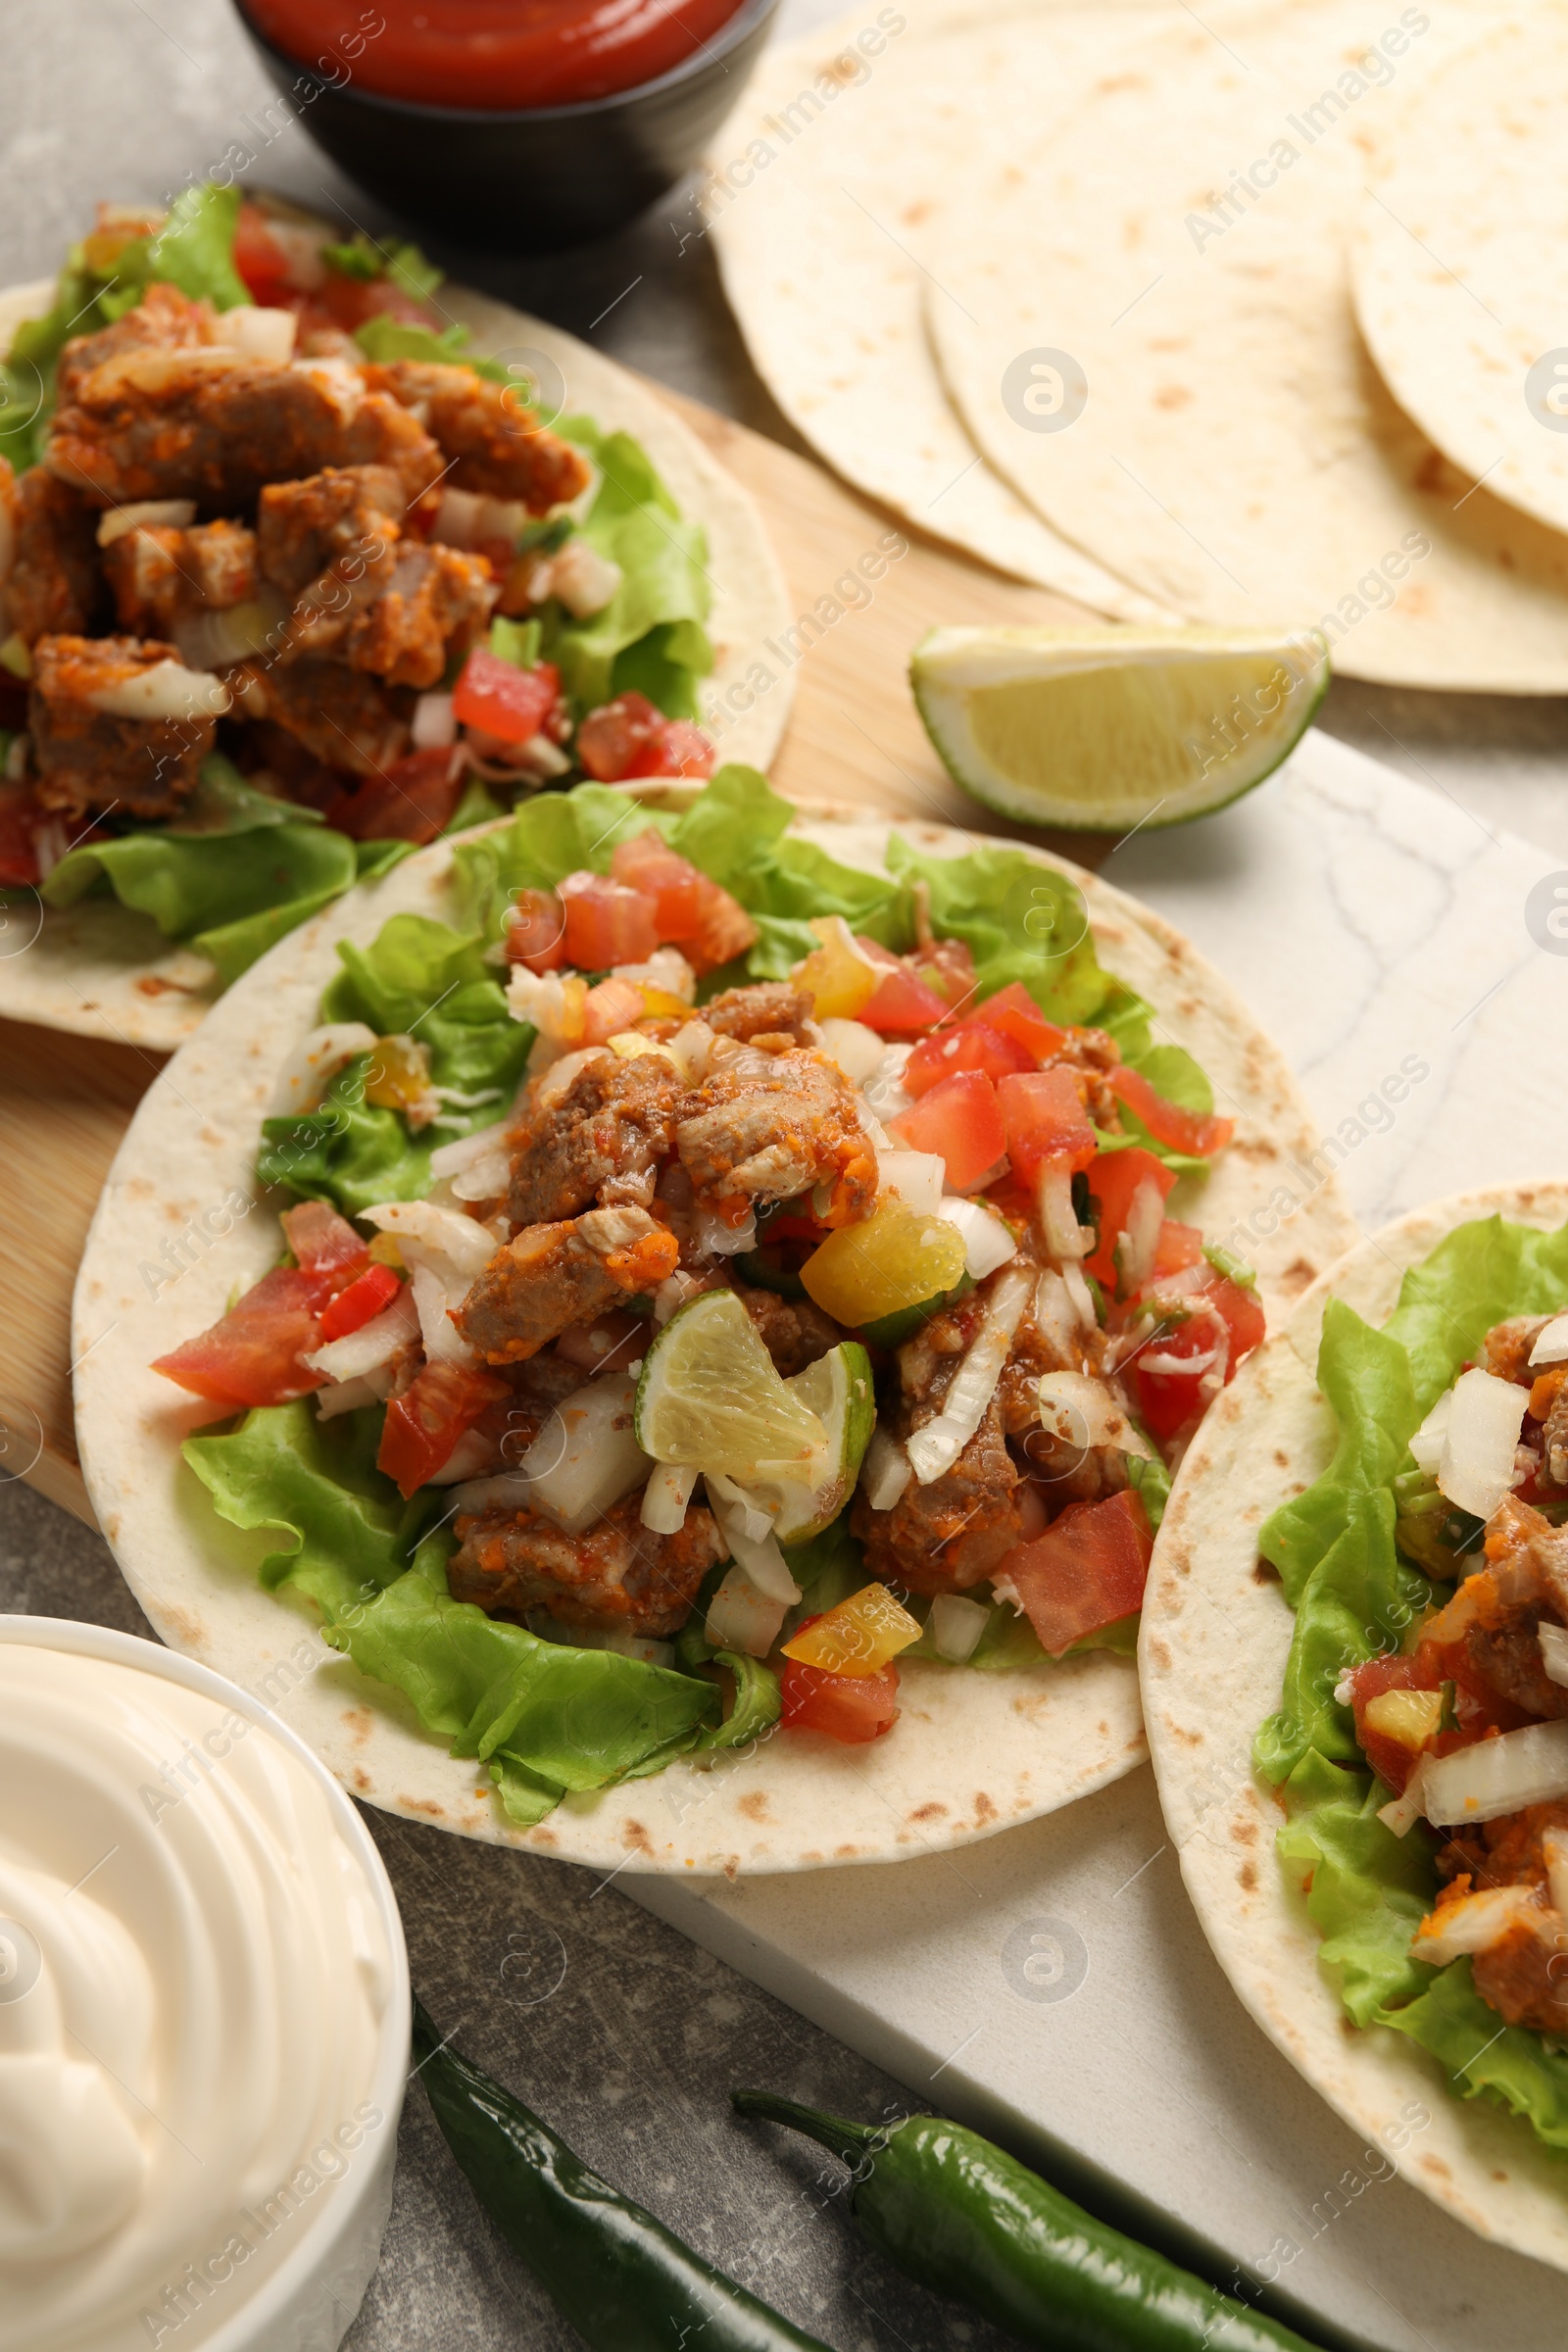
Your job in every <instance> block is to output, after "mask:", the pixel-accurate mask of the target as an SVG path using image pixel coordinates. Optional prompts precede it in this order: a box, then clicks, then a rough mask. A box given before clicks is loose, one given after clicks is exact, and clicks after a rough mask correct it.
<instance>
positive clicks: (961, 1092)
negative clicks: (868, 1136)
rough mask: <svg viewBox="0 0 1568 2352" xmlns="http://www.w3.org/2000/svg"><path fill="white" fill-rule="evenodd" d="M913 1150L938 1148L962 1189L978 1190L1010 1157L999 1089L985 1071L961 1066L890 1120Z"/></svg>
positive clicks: (891, 1128)
mask: <svg viewBox="0 0 1568 2352" xmlns="http://www.w3.org/2000/svg"><path fill="white" fill-rule="evenodd" d="M888 1131H889V1133H890V1134H892V1135H895V1136H897V1137H898V1139H899V1142H900V1143H901V1144H906V1145H907V1147H908V1149H909V1150H910V1151H911V1152H938V1153H939V1154H940V1155H941V1157H942V1159H943V1161H944V1162H945V1163H946V1166H947V1171H948V1184H949V1187H950V1189H951V1190H952V1191H954V1192H956V1193H967V1192H971V1191H973V1189H974V1187H975V1186H976V1185H978V1184H979V1183H980V1181H981V1179H982V1178H983V1177H986V1176H989V1175H990V1174H991V1172H992V1171H993V1169H995V1168H996V1167H997V1166H998V1164H999V1163H1000V1161H1001V1160H1002V1159H1003V1158H1004V1156H1005V1152H1006V1149H1007V1131H1006V1128H1005V1124H1004V1122H1003V1116H1002V1105H1001V1103H999V1102H998V1101H997V1090H996V1088H995V1087H994V1086H993V1085H992V1083H991V1081H990V1079H989V1078H988V1077H986V1075H985V1073H984V1071H982V1070H958V1071H956V1073H955V1074H954V1076H953V1077H951V1078H944V1079H943V1080H942V1081H941V1083H940V1085H937V1086H933V1087H931V1088H929V1089H928V1090H927V1092H926V1093H925V1094H923V1095H922V1096H921V1098H920V1100H919V1102H918V1103H916V1104H915V1105H914V1108H913V1109H912V1110H905V1111H901V1112H900V1113H899V1116H898V1117H897V1118H896V1119H892V1120H890V1121H889V1123H888Z"/></svg>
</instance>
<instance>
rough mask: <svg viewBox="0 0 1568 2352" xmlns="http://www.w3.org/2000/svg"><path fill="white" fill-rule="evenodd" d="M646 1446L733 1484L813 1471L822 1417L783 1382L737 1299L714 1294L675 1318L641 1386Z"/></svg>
mask: <svg viewBox="0 0 1568 2352" xmlns="http://www.w3.org/2000/svg"><path fill="white" fill-rule="evenodd" d="M634 1426H635V1429H636V1435H637V1443H638V1445H639V1446H641V1447H642V1449H643V1451H644V1452H645V1453H651V1454H652V1455H653V1457H654V1459H655V1460H656V1461H659V1462H680V1463H686V1464H689V1465H693V1466H695V1467H696V1468H697V1469H700V1470H712V1471H715V1472H717V1473H719V1474H720V1475H721V1476H723V1477H726V1478H746V1479H750V1478H752V1477H754V1476H755V1475H756V1473H757V1472H758V1471H759V1470H763V1471H766V1472H777V1473H780V1474H783V1475H787V1474H788V1473H789V1471H791V1470H792V1469H793V1468H794V1467H795V1466H796V1465H797V1464H801V1465H806V1464H810V1465H812V1466H813V1467H814V1465H815V1464H816V1462H817V1461H818V1460H819V1459H820V1457H821V1456H822V1454H823V1453H824V1452H825V1451H826V1448H827V1430H826V1428H825V1427H824V1426H823V1423H822V1420H821V1417H820V1415H819V1414H817V1413H816V1412H814V1411H813V1410H812V1408H811V1406H810V1405H809V1403H808V1402H807V1400H806V1399H805V1398H804V1397H801V1396H800V1395H799V1394H798V1392H797V1390H796V1388H795V1386H794V1385H793V1384H791V1383H788V1382H786V1381H784V1380H783V1379H781V1377H780V1376H779V1374H778V1372H777V1371H776V1370H775V1369H774V1366H773V1359H772V1357H771V1356H770V1355H769V1354H768V1352H767V1349H766V1348H764V1347H763V1346H762V1343H761V1341H760V1339H759V1337H758V1335H757V1326H756V1325H755V1324H754V1323H753V1321H752V1319H751V1317H750V1315H748V1313H747V1312H746V1309H745V1307H744V1306H742V1304H741V1302H740V1300H739V1299H737V1298H736V1296H735V1294H734V1292H733V1291H705V1292H704V1293H703V1295H702V1297H701V1298H698V1299H693V1300H692V1302H691V1304H690V1305H689V1306H683V1307H681V1308H680V1310H679V1311H678V1312H677V1313H676V1314H673V1315H671V1317H670V1319H669V1321H668V1322H667V1323H666V1324H665V1325H664V1328H663V1330H662V1332H661V1333H660V1335H659V1337H658V1339H657V1340H655V1342H654V1344H653V1346H652V1347H651V1348H649V1350H648V1354H647V1356H646V1358H645V1360H644V1363H643V1369H642V1377H641V1378H640V1380H639V1381H638V1383H637V1404H636V1419H635V1424H634Z"/></svg>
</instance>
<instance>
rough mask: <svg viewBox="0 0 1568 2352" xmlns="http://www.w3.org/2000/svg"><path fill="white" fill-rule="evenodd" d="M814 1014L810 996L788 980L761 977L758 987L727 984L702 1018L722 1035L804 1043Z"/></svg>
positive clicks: (768, 1043)
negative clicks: (808, 1025) (794, 986)
mask: <svg viewBox="0 0 1568 2352" xmlns="http://www.w3.org/2000/svg"><path fill="white" fill-rule="evenodd" d="M810 1017H811V999H810V997H809V995H807V994H803V992H802V991H801V990H800V989H798V988H791V987H790V985H789V983H788V981H787V980H762V981H759V982H758V984H757V986H756V987H755V988H726V989H725V990H724V992H723V994H722V995H721V996H717V997H715V998H714V999H713V1001H712V1003H711V1005H704V1006H703V1018H704V1020H705V1021H706V1022H707V1023H708V1026H709V1027H710V1029H713V1030H716V1031H717V1033H718V1035H719V1036H720V1037H738V1038H740V1039H741V1040H742V1041H743V1042H744V1043H745V1044H747V1045H751V1044H753V1043H756V1042H760V1043H761V1044H762V1045H763V1046H764V1047H768V1046H774V1045H777V1046H783V1045H786V1044H787V1045H792V1046H802V1045H805V1043H806V1024H807V1022H808V1021H809V1019H810Z"/></svg>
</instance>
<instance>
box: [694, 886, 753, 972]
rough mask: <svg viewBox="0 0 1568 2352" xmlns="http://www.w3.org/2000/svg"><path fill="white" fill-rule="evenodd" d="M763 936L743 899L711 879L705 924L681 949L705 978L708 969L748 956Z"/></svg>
mask: <svg viewBox="0 0 1568 2352" xmlns="http://www.w3.org/2000/svg"><path fill="white" fill-rule="evenodd" d="M759 936H760V934H759V932H758V928H757V925H756V924H755V923H754V922H753V920H752V918H751V916H750V915H749V914H748V913H747V911H746V909H745V907H743V906H742V905H741V903H740V901H739V899H736V898H732V897H731V896H730V893H729V892H728V891H727V890H725V889H724V888H723V887H722V885H721V884H720V883H717V882H710V883H709V885H708V889H707V892H706V894H705V896H704V899H703V919H702V928H701V929H700V930H699V932H698V934H697V936H696V938H695V939H683V940H682V941H681V943H680V946H681V953H682V955H683V956H685V958H686V960H687V962H688V963H689V964H690V965H691V967H692V970H693V971H694V972H695V973H696V974H697V976H698V978H699V979H701V978H702V976H703V974H704V973H705V972H716V971H717V970H718V968H719V966H720V965H721V964H725V963H733V962H734V960H735V958H736V956H744V955H745V953H746V951H747V949H748V948H753V947H755V946H756V945H757V942H758V938H759Z"/></svg>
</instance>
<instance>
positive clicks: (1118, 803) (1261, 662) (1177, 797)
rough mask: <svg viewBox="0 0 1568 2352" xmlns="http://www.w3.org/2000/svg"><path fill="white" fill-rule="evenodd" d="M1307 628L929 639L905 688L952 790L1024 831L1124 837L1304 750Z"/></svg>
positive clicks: (1322, 676) (1323, 668)
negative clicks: (1018, 822) (1056, 829)
mask: <svg viewBox="0 0 1568 2352" xmlns="http://www.w3.org/2000/svg"><path fill="white" fill-rule="evenodd" d="M1328 682H1329V657H1328V646H1327V643H1326V641H1325V640H1324V638H1323V637H1322V636H1321V635H1320V634H1319V632H1318V631H1317V630H1316V629H1304V630H1300V631H1299V632H1298V633H1297V634H1296V635H1294V636H1289V637H1288V636H1286V635H1284V634H1283V633H1281V634H1279V635H1271V634H1267V633H1265V632H1260V631H1235V630H1229V629H1200V628H1191V629H1138V628H1113V627H1111V626H1110V625H1109V624H1108V623H1104V622H1102V623H1100V624H1098V625H1095V626H1090V627H1087V628H1062V629H1051V628H1040V629H933V630H932V632H931V634H930V635H929V636H928V637H926V638H924V639H922V641H921V642H920V644H919V645H917V646H916V647H915V649H914V653H913V655H912V657H911V658H910V662H909V683H910V685H911V686H912V688H913V690H914V699H915V703H916V705H917V706H918V709H919V712H920V716H921V717H922V719H924V721H925V727H926V732H927V734H928V735H929V736H930V738H931V741H932V742H933V743H934V744H935V746H936V748H937V751H938V752H939V754H940V755H941V758H942V760H943V763H944V764H945V766H946V767H947V768H948V770H949V772H950V774H951V775H952V776H953V778H954V780H955V782H956V783H958V784H961V785H962V786H963V789H964V791H965V792H968V793H972V794H973V795H974V798H975V799H976V800H977V801H983V802H984V803H985V804H986V806H987V808H989V809H1000V810H1001V812H1002V813H1003V815H1005V816H1011V817H1018V818H1021V819H1022V820H1023V821H1024V822H1025V823H1026V824H1031V825H1061V826H1066V827H1070V828H1072V829H1075V830H1081V831H1086V832H1096V833H1122V832H1127V831H1129V830H1130V829H1131V828H1132V827H1133V826H1134V825H1143V824H1151V825H1175V824H1181V823H1183V822H1184V821H1185V820H1186V819H1187V818H1188V817H1193V816H1202V815H1205V814H1206V813H1207V812H1208V811H1209V810H1210V809H1223V808H1224V806H1225V804H1226V803H1227V802H1228V801H1234V800H1236V799H1237V798H1239V796H1240V795H1241V794H1242V793H1244V792H1250V791H1251V789H1252V786H1253V785H1254V784H1261V782H1262V781H1263V778H1264V777H1265V776H1267V775H1270V774H1271V773H1272V772H1273V770H1274V769H1275V768H1276V767H1278V766H1279V764H1280V761H1281V760H1284V759H1285V758H1286V757H1287V756H1288V755H1289V753H1291V752H1292V751H1293V750H1294V749H1295V747H1296V745H1297V744H1298V743H1299V741H1300V738H1301V736H1302V735H1303V734H1304V733H1305V731H1306V728H1307V726H1308V724H1309V723H1310V720H1311V717H1312V714H1313V712H1314V711H1316V709H1317V707H1318V704H1319V703H1320V702H1321V701H1322V699H1323V696H1324V693H1325V692H1326V690H1327V687H1328Z"/></svg>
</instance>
